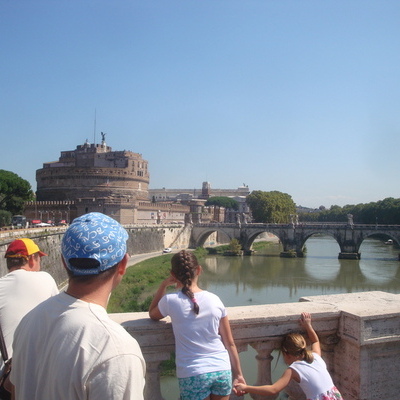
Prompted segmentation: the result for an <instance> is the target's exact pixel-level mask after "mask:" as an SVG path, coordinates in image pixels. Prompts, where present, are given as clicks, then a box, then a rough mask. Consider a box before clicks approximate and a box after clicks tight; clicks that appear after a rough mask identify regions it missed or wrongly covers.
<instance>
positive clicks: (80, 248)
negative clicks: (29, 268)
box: [61, 212, 128, 275]
mask: <svg viewBox="0 0 400 400" xmlns="http://www.w3.org/2000/svg"><path fill="white" fill-rule="evenodd" d="M127 239H128V233H127V232H126V230H125V229H124V228H123V227H122V225H121V224H120V223H119V222H117V221H116V220H115V219H112V218H110V217H108V216H107V215H104V214H102V213H98V212H92V213H89V214H85V215H82V216H81V217H78V218H75V219H74V220H73V221H72V224H71V225H70V226H69V228H68V229H67V230H66V232H65V234H64V236H63V238H62V242H61V253H62V255H63V257H64V260H65V263H66V265H67V268H68V269H69V270H70V271H71V272H72V273H73V275H97V274H99V273H101V272H103V271H106V270H108V269H109V268H111V267H113V266H114V265H116V264H118V263H119V262H120V261H121V260H122V259H123V258H124V256H125V254H126V251H127V247H126V241H127ZM77 258H78V259H85V258H86V259H92V260H93V261H91V262H90V263H87V265H85V263H82V262H77V261H78V260H74V259H77ZM96 261H97V262H96Z"/></svg>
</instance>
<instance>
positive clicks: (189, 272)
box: [171, 250, 200, 314]
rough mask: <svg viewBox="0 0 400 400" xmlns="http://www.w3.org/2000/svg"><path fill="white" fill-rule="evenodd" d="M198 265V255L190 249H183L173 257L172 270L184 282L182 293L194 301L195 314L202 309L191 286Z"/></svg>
mask: <svg viewBox="0 0 400 400" xmlns="http://www.w3.org/2000/svg"><path fill="white" fill-rule="evenodd" d="M198 266H199V263H198V262H197V258H196V256H195V255H194V254H193V253H192V252H189V251H185V250H181V251H180V252H179V253H176V254H174V255H173V257H172V258H171V272H172V274H173V275H174V277H175V278H176V279H177V280H178V281H179V282H181V283H182V285H183V287H182V293H183V294H184V295H186V296H187V297H189V299H190V300H191V301H192V303H193V311H194V312H195V314H198V313H199V310H200V309H199V305H198V304H197V301H196V298H195V297H194V293H193V292H192V290H191V289H190V286H191V285H192V282H193V279H194V277H195V273H196V269H197V267H198Z"/></svg>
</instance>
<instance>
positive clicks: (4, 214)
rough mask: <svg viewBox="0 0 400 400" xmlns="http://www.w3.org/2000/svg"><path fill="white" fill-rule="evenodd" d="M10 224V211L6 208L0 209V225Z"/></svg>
mask: <svg viewBox="0 0 400 400" xmlns="http://www.w3.org/2000/svg"><path fill="white" fill-rule="evenodd" d="M8 225H11V213H10V212H9V211H6V210H0V227H2V226H8Z"/></svg>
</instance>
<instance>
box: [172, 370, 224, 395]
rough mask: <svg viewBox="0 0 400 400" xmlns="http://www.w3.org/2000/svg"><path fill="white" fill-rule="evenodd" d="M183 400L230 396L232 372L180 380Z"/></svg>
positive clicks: (211, 373)
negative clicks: (213, 395)
mask: <svg viewBox="0 0 400 400" xmlns="http://www.w3.org/2000/svg"><path fill="white" fill-rule="evenodd" d="M178 381H179V390H180V392H181V400H203V399H205V398H206V397H208V396H209V395H210V394H216V395H218V396H228V395H230V394H231V392H232V372H231V371H230V370H229V371H217V372H209V373H207V374H200V375H196V376H190V377H189V378H179V379H178Z"/></svg>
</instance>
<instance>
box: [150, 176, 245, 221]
mask: <svg viewBox="0 0 400 400" xmlns="http://www.w3.org/2000/svg"><path fill="white" fill-rule="evenodd" d="M249 194H250V190H249V187H248V186H246V185H244V184H243V186H239V187H238V188H237V189H213V188H212V187H211V184H210V182H203V184H202V188H201V189H166V188H162V189H149V199H150V200H151V201H152V202H156V203H162V202H168V201H179V202H181V203H182V204H188V205H189V206H190V213H191V218H192V219H193V222H207V221H218V222H230V223H236V222H238V221H240V222H248V221H250V220H251V216H250V209H249V206H248V205H247V203H246V197H247V196H248V195H249ZM217 196H218V197H220V196H221V197H231V198H233V199H234V200H236V201H237V202H238V204H239V209H238V210H225V209H219V208H214V207H205V205H204V204H205V202H206V200H207V199H209V198H210V197H217Z"/></svg>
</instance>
